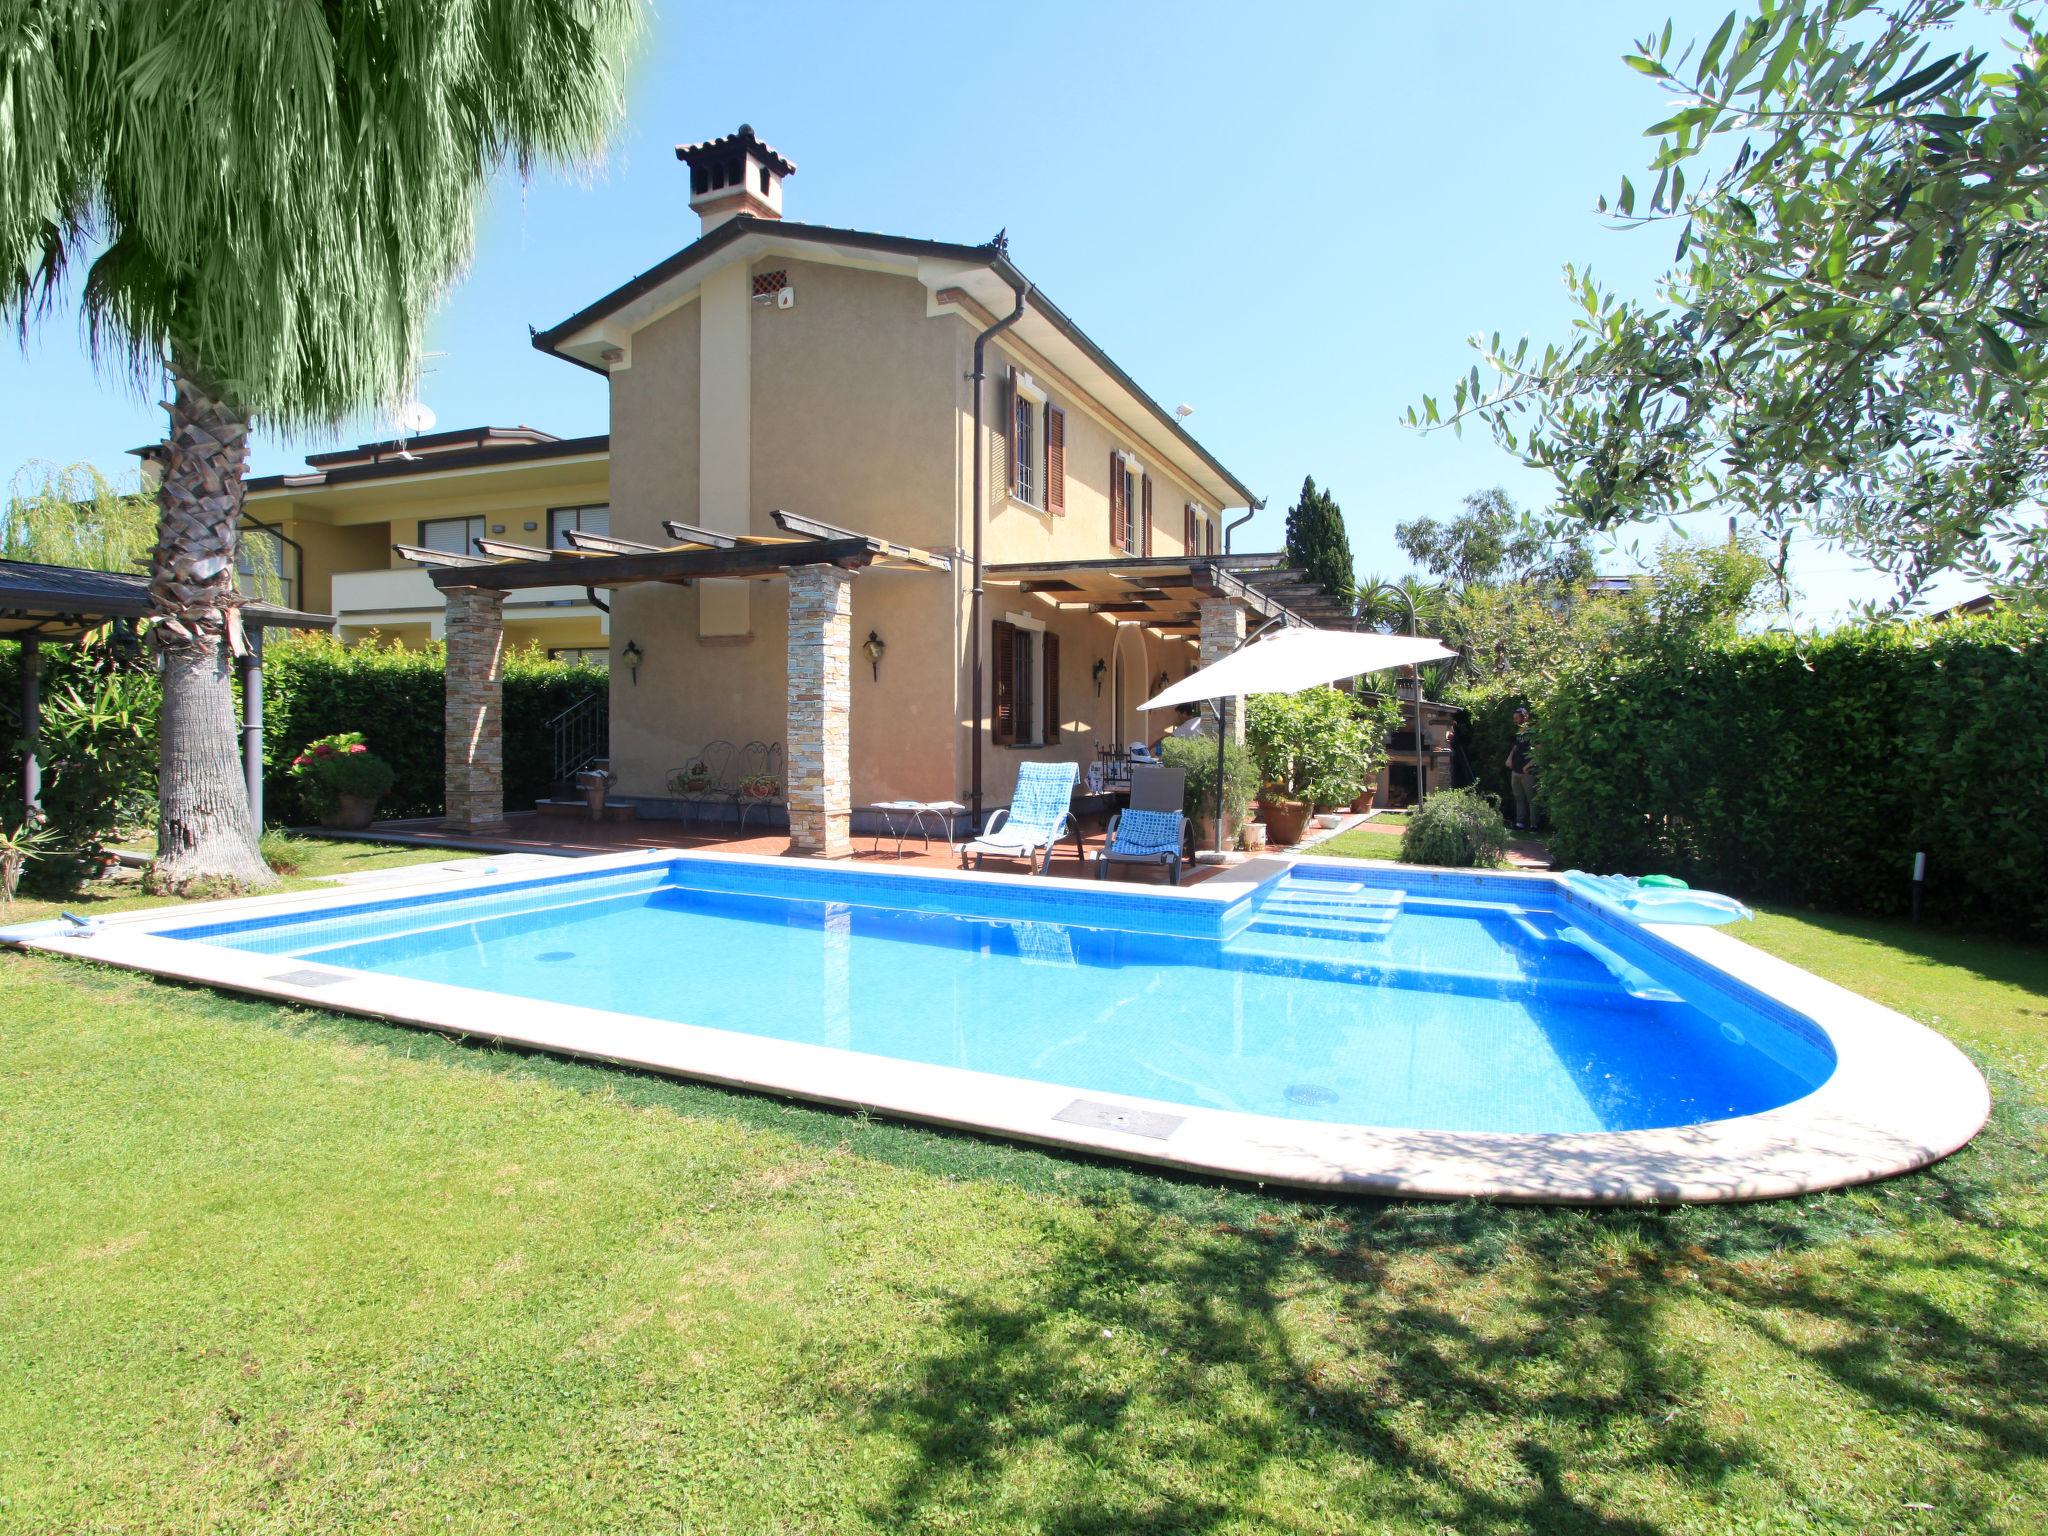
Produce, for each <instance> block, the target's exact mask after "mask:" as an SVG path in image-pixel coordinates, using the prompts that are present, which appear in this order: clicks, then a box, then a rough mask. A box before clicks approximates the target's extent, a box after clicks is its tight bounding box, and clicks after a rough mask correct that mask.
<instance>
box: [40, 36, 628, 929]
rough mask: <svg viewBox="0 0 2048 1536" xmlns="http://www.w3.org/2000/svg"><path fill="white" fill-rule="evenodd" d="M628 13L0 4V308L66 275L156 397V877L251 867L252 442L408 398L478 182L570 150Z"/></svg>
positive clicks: (251, 871)
mask: <svg viewBox="0 0 2048 1536" xmlns="http://www.w3.org/2000/svg"><path fill="white" fill-rule="evenodd" d="M640 19H641V6H640V3H639V0H439V3H436V4H432V5H421V4H390V3H372V0H324V3H313V0H273V3H266V4H260V5H238V4H227V3H206V0H183V3H180V4H177V5H137V4H130V3H124V0H47V3H44V4H40V5H33V6H20V5H8V6H6V7H5V8H4V10H0V318H5V319H9V320H12V321H13V322H14V323H16V324H17V325H19V326H20V327H22V328H23V329H24V331H25V330H26V328H27V327H28V325H29V324H30V323H31V322H32V321H33V320H35V319H38V318H40V317H41V315H42V314H44V313H45V312H46V311H47V310H48V309H50V308H51V307H52V305H53V304H54V302H55V301H56V300H57V299H58V298H59V297H60V296H62V295H63V294H64V293H65V292H66V291H67V289H68V286H69V281H70V278H71V276H72V274H73V273H74V272H75V271H76V270H77V269H79V268H80V267H83V268H84V284H83V290H82V302H83V308H84V315H85V322H86V332H87V338H88V341H89V343H90V345H91V348H92V351H93V355H94V357H95V359H96V360H100V361H113V362H116V363H118V364H121V365H125V369H126V371H128V372H129V373H130V374H131V375H132V376H133V377H134V379H135V380H136V381H137V382H138V384H140V385H141V386H142V387H145V388H154V387H159V385H160V384H161V385H162V386H163V387H166V388H167V389H168V392H169V395H170V400H169V402H168V404H167V405H166V407H165V408H166V410H167V411H168V412H169V416H170V432H169V439H168V443H169V459H168V462H167V464H166V465H165V469H164V477H163V486H162V490H161V492H160V494H159V497H158V534H157V541H156V545H155V548H154V549H153V550H152V551H151V554H150V591H151V596H152V599H153V602H154V604H155V607H156V609H157V611H158V613H159V615H160V618H159V622H157V623H156V624H155V625H154V626H153V629H152V633H153V635H154V636H155V640H156V644H157V646H158V647H159V649H160V651H161V654H162V658H163V682H164V698H163V720H162V774H161V778H160V784H161V790H160V796H161V805H160V816H159V824H158V841H157V865H156V879H157V882H158V883H159V885H161V886H164V887H167V888H171V889H177V888H180V887H183V886H185V885H188V884H190V883H191V882H193V881H195V880H206V879H226V880H229V881H234V882H238V883H242V884H248V885H256V884H262V883H265V882H267V881H269V880H270V879H271V878H273V877H272V876H271V873H270V871H269V870H268V869H267V868H266V867H265V866H264V864H263V861H262V859H261V858H260V857H259V855H258V854H257V851H256V833H257V831H259V830H260V829H258V828H255V827H252V826H251V825H250V820H249V813H248V805H247V802H246V799H245V798H244V796H243V793H242V789H241V784H240V779H239V775H238V772H237V764H236V750H235V734H234V726H233V702H232V689H231V667H232V657H233V654H234V652H235V651H236V650H237V649H239V647H240V646H241V644H242V627H241V624H240V621H239V616H238V612H237V606H236V605H237V602H238V598H237V595H236V592H235V586H234V582H235V529H236V526H237V524H238V523H239V521H240V518H241V504H242V466H243V462H244V460H245V458H246V457H247V453H248V439H249V431H250V427H251V424H252V423H253V422H255V421H258V420H260V421H263V422H264V423H266V424H268V425H272V426H277V427H281V428H285V429H294V428H308V427H320V426H329V425H333V424H336V423H339V422H341V421H342V420H344V419H346V418H347V417H349V416H352V415H354V414H356V413H358V412H361V411H363V410H364V409H366V408H368V407H372V406H378V405H392V404H396V403H397V402H398V401H399V400H401V399H403V398H404V397H405V396H406V395H407V394H409V392H410V389H411V386H412V384H413V382H414V381H415V380H416V378H417V375H418V369H419V360H420V354H421V339H422V331H423V328H424V326H425V322H426V317H427V315H428V314H429V312H430V311H431V310H432V308H433V306H434V304H435V303H436V302H437V301H438V300H439V298H440V297H441V295H442V293H443V292H444V291H445V289H446V288H447V286H448V284H449V283H450V282H452V281H453V280H454V278H455V277H456V276H457V275H458V274H459V273H460V272H461V271H462V269H463V267H464V266H465V264H466V263H467V261H468V259H469V255H470V251H471V247H472V244H473V240H474V234H475V215H476V209H477V205H478V203H479V202H480V201H481V199H482V197H483V195H484V192H485V190H486V188H487V186H488V184H489V182H490V179H491V177H492V176H493V175H494V174H495V173H496V172H497V170H498V169H499V168H500V167H501V166H503V165H504V164H505V163H506V162H507V161H511V162H512V163H514V164H515V165H516V166H517V168H518V169H519V171H520V172H521V173H522V174H525V173H526V172H528V171H529V170H530V169H531V168H532V166H533V165H534V164H535V163H538V162H545V163H549V164H555V165H587V164H589V163H591V162H593V161H594V160H595V158H596V156H597V155H598V154H600V153H601V151H602V148H603V145H604V141H605V139H606V137H607V136H608V134H609V132H610V130H611V128H612V125H613V124H614V123H615V122H616V121H617V119H618V117H619V115H620V113H621V111H622V110H623V104H624V72H625V67H626V59H627V54H628V51H629V47H630V44H631V42H632V40H633V38H634V36H635V34H636V33H637V31H638V29H639V25H640Z"/></svg>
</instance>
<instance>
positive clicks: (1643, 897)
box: [1563, 869, 1756, 925]
mask: <svg viewBox="0 0 2048 1536" xmlns="http://www.w3.org/2000/svg"><path fill="white" fill-rule="evenodd" d="M1563 879H1564V883H1565V884H1566V885H1567V886H1569V887H1570V888H1571V889H1573V890H1575V891H1578V892H1580V893H1581V894H1582V895H1586V896H1591V897H1593V898H1595V899H1596V900H1600V901H1605V902H1609V903H1611V904H1612V905H1614V906H1617V907H1620V908H1621V909H1622V910H1623V911H1624V912H1626V913H1628V914H1629V916H1631V917H1635V918H1639V919H1641V920H1642V921H1643V922H1646V923H1709V924H1716V925H1718V924H1722V923H1734V922H1746V921H1748V920H1749V919H1750V918H1752V917H1754V916H1755V915H1756V914H1755V913H1753V912H1751V911H1750V910H1749V908H1748V907H1745V906H1744V905H1743V904H1742V903H1741V902H1739V901H1737V900H1736V899H1735V898H1734V897H1733V896H1723V895H1720V894H1719V893H1718V892H1715V891H1696V890H1693V889H1692V888H1691V887H1690V886H1688V885H1687V884H1686V883H1685V882H1684V881H1683V880H1681V879H1679V878H1678V877H1677V876H1676V875H1642V876H1640V877H1638V876H1632V875H1592V874H1588V873H1586V871H1585V870H1583V869H1570V870H1566V871H1565V873H1564V876H1563Z"/></svg>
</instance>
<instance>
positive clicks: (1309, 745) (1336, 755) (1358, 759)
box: [1245, 688, 1370, 847]
mask: <svg viewBox="0 0 2048 1536" xmlns="http://www.w3.org/2000/svg"><path fill="white" fill-rule="evenodd" d="M1245 740H1246V742H1247V743H1248V744H1249V746H1250V747H1251V751H1252V756H1253V758H1254V760H1255V761H1256V762H1257V764H1258V767H1259V771H1260V773H1261V774H1262V775H1263V776H1264V778H1265V781H1266V786H1267V787H1266V789H1265V790H1264V791H1263V792H1262V793H1261V794H1260V796H1259V798H1260V800H1261V801H1262V802H1264V804H1265V807H1266V836H1267V838H1268V839H1269V840H1270V841H1271V842H1273V843H1276V844H1278V845H1280V846H1282V847H1286V846H1289V845H1291V844H1294V843H1298V842H1300V841H1301V834H1302V832H1303V831H1304V830H1305V829H1306V827H1307V825H1308V818H1309V816H1310V814H1311V813H1312V812H1313V811H1314V809H1315V808H1316V807H1317V806H1319V805H1321V806H1327V807H1331V808H1335V807H1338V806H1343V805H1349V804H1350V803H1351V801H1352V799H1353V798H1354V797H1355V796H1356V795H1357V794H1358V793H1359V792H1360V791H1361V790H1363V789H1364V787H1365V781H1366V777H1367V775H1366V766H1367V761H1368V758H1369V756H1370V750H1369V732H1368V728H1367V726H1366V724H1365V721H1364V720H1363V719H1362V718H1361V717H1360V715H1359V713H1358V710H1357V708H1356V706H1355V704H1354V702H1353V700H1352V699H1351V698H1350V697H1349V696H1348V695H1345V694H1341V693H1339V692H1338V691H1337V690H1336V689H1334V688H1305V689H1303V690H1302V691H1301V692H1299V693H1262V694H1256V695H1254V696H1253V697H1252V698H1251V699H1250V700H1249V701H1248V702H1247V705H1246V710H1245Z"/></svg>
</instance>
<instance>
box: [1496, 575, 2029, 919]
mask: <svg viewBox="0 0 2048 1536" xmlns="http://www.w3.org/2000/svg"><path fill="white" fill-rule="evenodd" d="M2043 699H2048V616H2044V615H2042V614H2039V613H2032V614H2029V613H2025V612H2021V611H2018V610H2006V611H2002V612H1994V613H1989V614H1983V615H1979V616H1974V617H1968V618H1958V619H1951V620H1943V621H1940V622H1933V621H1921V622H1918V623H1911V624H1885V625H1873V626H1865V627H1859V628H1853V629H1841V630H1836V631H1834V632H1833V633H1831V634H1826V635H1804V636H1794V635H1759V636H1754V637H1751V638H1747V639H1740V640H1735V641H1732V642H1729V643H1726V644H1724V645H1720V646H1715V647H1708V648H1704V649H1702V650H1700V651H1698V652H1694V653H1690V654H1675V655H1670V656H1665V655H1660V654H1650V655H1635V656H1628V655H1603V656H1595V657H1593V658H1591V659H1590V660H1589V661H1588V662H1587V663H1586V664H1585V665H1584V666H1582V667H1581V668H1580V669H1579V670H1578V671H1577V672H1575V673H1574V674H1572V675H1571V676H1569V677H1568V678H1567V679H1566V680H1565V681H1564V682H1562V683H1561V684H1560V685H1559V686H1558V687H1557V688H1556V689H1554V690H1553V691H1552V693H1551V695H1550V696H1549V697H1548V698H1547V699H1546V700H1545V701H1544V704H1543V709H1542V711H1541V712H1540V713H1539V714H1538V716H1537V727H1536V748H1537V754H1536V762H1537V770H1538V775H1539V781H1540V782H1541V784H1542V789H1543V796H1544V803H1545V805H1546V807H1547V809H1548V812H1549V815H1550V818H1551V825H1552V828H1553V836H1552V841H1551V850H1552V853H1553V854H1554V856H1555V857H1556V858H1557V860H1558V862H1559V863H1560V864H1565V865H1573V864H1575V865H1579V866H1582V867H1584V868H1588V869H1599V870H1619V871H1622V872H1624V873H1628V874H1646V873H1654V872H1664V873H1670V874H1675V875H1680V876H1683V877H1684V878H1685V879H1687V880H1690V881H1692V882H1693V883H1694V884H1697V885H1706V886H1717V887H1720V888H1723V889H1727V890H1731V891H1733V892H1734V893H1736V894H1738V895H1742V896H1746V897H1751V898H1762V899H1777V900H1787V901H1794V902H1799V903H1803V904H1808V905H1813V906H1821V907H1834V908H1840V909H1849V910H1856V911H1866V912H1877V913H1897V912H1901V911H1904V910H1905V908H1906V906H1907V905H1908V903H1909V901H1910V897H1911V885H1910V877H1911V873H1912V863H1913V855H1914V854H1915V853H1916V852H1921V851H1925V852H1926V853H1927V855H1928V863H1929V872H1928V890H1927V895H1928V910H1929V911H1930V912H1931V913H1939V914H1941V915H1943V916H1944V917H1948V918H1969V919H1971V920H1973V921H1977V922H1981V923H1984V924H1987V925H1990V926H1998V927H2005V928H2010V929H2026V928H2029V927H2032V928H2037V929H2038V928H2041V927H2048V883H2044V882H2043V880H2042V879H2041V871H2042V870H2044V869H2048V711H2044V710H2043V709H2042V707H2041V701H2042V700H2043Z"/></svg>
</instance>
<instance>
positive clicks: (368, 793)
mask: <svg viewBox="0 0 2048 1536" xmlns="http://www.w3.org/2000/svg"><path fill="white" fill-rule="evenodd" d="M285 771H286V772H287V773H288V774H290V775H291V779H292V782H293V783H294V784H296V785H297V786H298V789H299V800H300V802H301V803H302V804H304V805H305V806H306V808H307V809H308V810H310V811H311V812H312V813H313V814H314V816H316V817H320V818H325V817H326V816H328V815H330V814H332V813H333V811H334V808H335V806H336V805H337V804H338V803H339V802H340V800H341V797H342V796H343V795H354V796H356V797H358V798H359V799H363V800H367V801H369V802H370V803H371V804H372V805H375V804H376V803H377V802H378V801H379V800H382V799H383V798H384V796H385V794H386V793H387V792H388V791H389V790H390V788H391V783H392V780H393V779H394V778H396V777H397V775H396V774H394V773H393V772H392V771H391V765H390V764H389V763H387V762H385V761H384V759H383V758H381V757H379V756H378V755H377V754H376V753H374V752H372V751H371V750H370V747H369V743H367V742H366V741H364V740H363V733H362V732H361V731H342V732H340V733H338V734H336V735H333V736H323V737H321V738H320V739H319V740H318V741H309V742H307V743H306V750H305V751H303V752H301V753H300V754H299V755H298V756H297V757H295V758H293V759H292V765H291V767H290V768H288V769H286V770H285Z"/></svg>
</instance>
